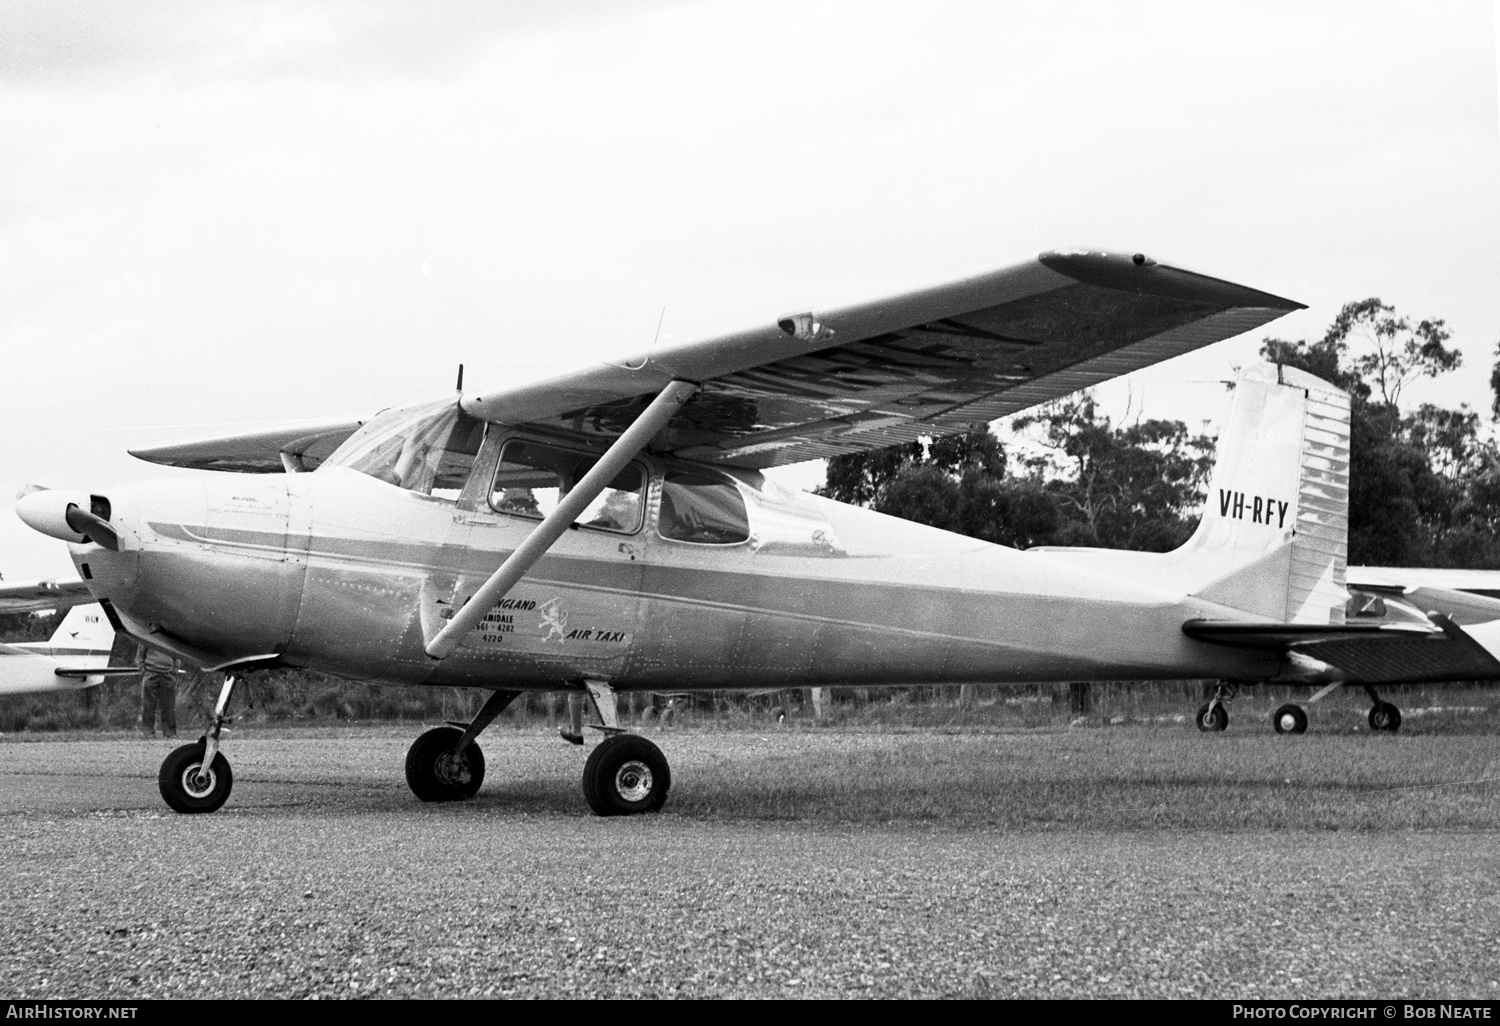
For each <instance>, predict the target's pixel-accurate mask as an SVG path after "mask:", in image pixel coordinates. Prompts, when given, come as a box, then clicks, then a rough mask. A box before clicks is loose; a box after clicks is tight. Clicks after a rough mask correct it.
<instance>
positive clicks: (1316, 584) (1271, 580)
mask: <svg viewBox="0 0 1500 1026" xmlns="http://www.w3.org/2000/svg"><path fill="white" fill-rule="evenodd" d="M1348 530H1349V397H1348V396H1347V395H1346V394H1345V393H1344V392H1343V391H1341V390H1340V389H1338V388H1335V387H1334V386H1333V385H1330V384H1329V383H1328V382H1326V381H1323V380H1322V379H1320V378H1316V377H1313V376H1312V375H1311V374H1308V373H1306V372H1304V371H1300V370H1296V369H1295V368H1291V367H1281V366H1274V365H1271V364H1258V365H1255V366H1251V367H1247V368H1245V369H1244V370H1242V371H1241V372H1240V375H1239V378H1238V379H1237V380H1236V382H1235V385H1234V396H1233V399H1232V401H1231V404H1230V410H1229V417H1228V419H1227V420H1226V421H1225V423H1224V427H1223V430H1221V431H1220V433H1219V443H1218V462H1217V464H1216V465H1215V467H1214V473H1213V480H1212V481H1211V482H1210V483H1209V488H1208V497H1207V501H1206V502H1205V504H1204V509H1203V520H1202V521H1201V522H1200V523H1199V524H1198V530H1197V531H1196V532H1195V533H1194V534H1193V536H1192V538H1190V539H1189V540H1188V541H1187V543H1186V544H1185V545H1183V546H1182V547H1181V548H1179V549H1177V550H1176V551H1175V552H1173V553H1172V554H1171V562H1172V564H1173V565H1174V567H1176V568H1181V569H1182V570H1188V569H1189V568H1191V577H1192V578H1194V579H1195V582H1194V583H1193V584H1190V586H1189V591H1190V592H1191V593H1192V594H1194V595H1196V596H1197V597H1199V598H1203V599H1207V600H1209V601H1212V602H1216V603H1218V604H1220V605H1225V606H1230V607H1232V608H1234V609H1239V610H1243V611H1245V612H1249V613H1255V614H1259V615H1261V616H1266V617H1269V618H1271V619H1273V620H1276V621H1278V622H1281V623H1307V624H1330V623H1333V624H1337V623H1343V622H1344V604H1345V602H1346V601H1347V598H1348V596H1347V594H1346V592H1345V591H1344V572H1345V559H1346V551H1347V544H1348ZM1196 582H1203V583H1201V584H1198V583H1196Z"/></svg>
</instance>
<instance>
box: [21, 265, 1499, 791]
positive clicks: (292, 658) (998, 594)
mask: <svg viewBox="0 0 1500 1026" xmlns="http://www.w3.org/2000/svg"><path fill="white" fill-rule="evenodd" d="M1299 305H1300V304H1297V303H1294V302H1292V301H1290V300H1286V299H1281V298H1278V297H1277V296H1273V295H1269V294H1267V293H1265V292H1259V291H1256V290H1253V289H1249V288H1245V287H1242V286H1239V285H1234V284H1231V283H1229V282H1225V281H1221V280H1218V279H1214V278H1209V277H1205V276H1202V275H1198V274H1194V273H1191V272H1188V271H1184V270H1180V269H1178V268H1174V267H1169V266H1166V265H1164V264H1159V263H1156V262H1155V261H1152V260H1149V259H1147V258H1145V257H1144V256H1141V255H1139V254H1137V255H1134V256H1132V255H1113V254H1104V253H1093V252H1081V251H1068V252H1052V253H1045V254H1042V255H1041V256H1040V257H1038V258H1037V259H1035V260H1032V261H1028V262H1026V263H1023V264H1020V265H1018V266H1014V267H1010V268H1007V269H1003V270H999V271H994V272H991V273H986V274H981V275H978V276H975V277H971V278H966V279H963V280H960V281H956V282H953V283H950V284H946V285H942V286H939V287H936V288H930V289H926V290H923V291H917V292H911V293H907V294H903V295H896V296H891V297H888V298H884V299H880V300H877V301H875V302H870V303H864V304H859V305H853V306H847V307H843V308H840V309H832V310H826V311H806V312H800V313H794V314H790V315H787V316H784V317H781V318H779V319H777V320H774V321H767V322H766V323H765V324H763V325H759V326H755V327H752V328H750V329H748V330H745V331H742V332H739V333H736V334H731V335H725V336H722V337H716V338H709V339H705V340H702V341H699V342H695V343H692V344H688V345H683V346H679V347H675V348H671V349H667V350H664V351H657V352H653V353H651V354H649V355H646V356H640V357H637V358H633V359H627V360H621V361H619V362H615V363H607V364H602V365H598V366H594V367H592V368H588V369H585V370H583V371H580V372H577V373H572V374H566V375H562V376H559V377H555V378H553V379H550V380H547V381H544V382H541V383H539V384H527V385H516V386H513V387H509V388H501V389H499V390H497V391H478V392H467V393H466V392H463V391H462V390H460V394H459V396H458V398H457V399H456V400H455V399H448V400H443V401H439V402H432V403H426V404H422V405H417V406H412V407H406V408H401V409H393V410H387V411H385V412H383V413H381V414H379V415H378V416H376V417H375V418H373V419H371V420H369V421H368V422H367V423H362V422H360V421H353V420H351V421H330V422H327V423H322V424H318V425H315V426H312V427H308V426H306V425H304V426H302V427H299V428H297V429H295V430H290V429H289V430H286V431H269V432H260V433H257V434H253V435H239V436H234V437H226V438H218V439H212V440H208V441H204V442H196V443H189V444H183V445H174V446H165V447H160V448H154V449H148V450H137V451H135V453H134V455H136V456H138V457H140V458H142V459H146V460H150V461H153V462H157V463H162V464H169V465H174V466H179V467H194V468H199V469H204V470H214V471H232V472H233V473H215V474H204V475H201V476H197V477H195V478H193V479H191V480H174V481H171V482H165V483H163V482H151V483H142V484H138V485H132V486H129V487H121V488H112V489H110V491H109V494H107V495H105V494H98V493H88V492H78V493H72V492H63V491H47V490H41V491H35V492H33V493H31V494H28V495H25V496H24V497H22V498H21V500H20V501H19V503H18V505H17V507H16V509H17V513H18V514H19V515H20V516H21V518H22V519H23V520H25V521H26V522H27V523H28V524H30V525H31V526H32V527H34V528H36V529H37V530H39V531H42V532H43V533H46V534H49V535H51V536H53V537H55V538H59V539H61V540H63V541H66V542H68V543H69V546H70V552H71V554H72V558H73V560H74V562H75V564H76V565H77V566H78V569H79V572H80V573H81V575H82V576H83V578H84V579H85V580H86V581H87V582H88V586H89V589H90V591H91V592H92V593H93V594H94V595H95V596H96V597H97V598H98V599H99V601H100V602H101V604H102V605H103V607H104V609H105V611H106V613H107V615H108V616H109V617H110V618H111V620H112V622H113V623H114V625H115V626H116V627H117V628H118V629H120V630H124V631H127V632H129V633H130V634H131V635H132V636H133V637H135V638H137V639H139V640H140V641H141V642H143V643H144V644H146V645H150V646H154V647H156V648H159V649H162V650H164V651H166V652H169V653H170V654H172V655H174V656H176V657H178V658H181V659H184V660H186V661H188V662H189V663H191V664H193V665H196V666H198V667H201V668H203V669H206V670H209V671H219V672H223V673H224V674H225V679H224V683H223V687H222V689H221V691H220V694H219V698H218V702H217V704H216V707H215V711H214V714H213V719H212V722H211V724H210V726H209V728H208V730H207V732H206V734H205V736H204V737H203V738H202V739H201V740H200V741H199V742H197V743H194V744H189V745H184V746H182V747H181V748H179V749H177V750H176V751H174V752H173V753H172V754H171V755H169V756H168V757H167V759H166V760H165V761H164V762H163V764H162V767H161V773H160V775H159V784H160V787H161V792H162V795H163V797H164V798H165V800H166V801H167V803H168V804H169V805H170V806H171V807H172V808H174V809H176V810H178V811H180V812H210V811H213V810H214V809H217V808H218V807H220V806H221V805H222V804H223V802H224V800H225V799H226V798H227V797H228V795H229V791H230V786H231V775H230V768H229V763H228V761H227V759H226V758H225V756H224V753H223V752H222V751H221V744H220V742H221V738H220V731H221V728H222V726H223V724H224V722H225V717H226V710H227V709H228V707H229V703H230V699H231V695H232V693H233V690H234V687H235V682H236V681H237V680H238V679H240V678H241V676H242V675H244V674H246V673H251V672H253V671H256V670H258V669H264V668H270V667H309V668H313V669H318V670H323V671H327V672H329V673H333V674H338V675H342V676H345V677H349V678H353V679H358V680H364V681H371V682H382V683H391V684H405V685H416V686H423V685H426V686H444V687H472V688H484V689H488V690H489V691H490V692H491V694H490V695H489V697H488V699H487V700H486V701H485V703H484V705H483V706H482V708H481V709H480V711H479V713H478V714H477V715H476V716H475V717H474V719H473V721H472V722H470V723H467V724H462V725H454V726H445V727H438V728H435V729H433V730H429V731H428V732H427V733H425V734H423V735H422V736H421V737H419V738H417V740H416V741H415V743H414V744H413V745H412V746H411V749H410V751H409V753H408V755H407V759H406V777H407V782H408V784H409V785H410V787H411V790H412V791H413V792H414V793H415V794H416V795H417V797H418V798H421V799H423V800H426V801H444V800H452V799H460V798H466V797H469V796H471V795H473V794H474V793H475V792H476V791H477V790H478V788H479V786H480V783H481V781H482V779H483V777H484V765H485V760H484V756H483V754H482V753H481V751H480V748H479V746H478V745H477V744H476V743H475V739H476V738H477V737H478V736H479V734H480V732H481V731H483V730H484V729H485V727H486V726H487V725H488V724H489V723H491V722H492V721H493V720H494V718H495V716H496V715H498V714H499V713H500V712H501V710H503V709H504V708H505V706H506V705H507V704H508V703H509V702H511V701H512V700H513V699H514V698H515V697H516V696H517V695H518V694H520V693H522V692H524V691H529V690H559V689H562V690H568V691H571V692H574V693H576V694H585V693H586V694H587V695H588V696H589V698H590V699H591V700H592V705H593V707H594V710H595V712H596V713H597V716H598V723H596V724H592V726H595V727H597V728H598V729H599V730H600V731H601V732H602V733H603V735H604V737H603V740H602V741H601V742H600V743H599V744H598V745H597V746H595V747H594V748H593V750H592V751H591V753H590V754H589V756H588V758H587V761H586V764H585V766H584V770H583V792H584V795H585V798H586V800H587V803H588V805H589V806H590V808H592V809H593V810H594V811H595V812H596V813H598V814H600V815H619V814H630V813H638V812H648V811H654V810H656V809H659V808H660V807H661V806H662V803H663V802H664V801H665V800H666V797H667V792H668V789H669V786H670V782H671V778H670V771H669V766H668V763H667V759H666V757H665V756H664V755H663V753H662V752H661V751H660V749H659V748H658V747H657V746H656V745H655V744H653V743H652V742H651V741H649V740H648V739H646V738H645V737H641V736H639V735H635V734H631V733H628V732H627V731H626V730H625V729H624V728H623V727H622V726H621V724H620V720H619V717H618V715H617V711H616V709H617V706H616V699H617V696H618V695H619V694H620V693H621V692H628V691H636V690H651V691H689V690H693V689H722V688H766V687H803V686H824V685H838V684H850V683H858V684H861V685H898V684H917V683H924V684H959V683H967V682H984V683H1005V682H1023V681H1024V682H1029V681H1044V680H1079V681H1082V680H1128V679H1163V678H1180V679H1188V678H1211V679H1220V680H1225V681H1268V680H1277V681H1292V682H1300V683H1325V684H1327V683H1335V682H1336V683H1340V684H1342V683H1346V682H1358V683H1378V682H1382V681H1390V680H1410V679H1424V678H1423V677H1422V676H1421V672H1422V671H1423V669H1424V668H1425V667H1427V666H1428V665H1429V664H1430V663H1432V662H1434V661H1435V662H1437V663H1441V664H1442V665H1443V666H1444V667H1445V669H1449V670H1451V669H1452V668H1454V667H1462V668H1463V669H1464V673H1463V674H1461V676H1464V677H1474V676H1484V675H1495V674H1496V673H1500V662H1496V660H1495V658H1494V656H1493V655H1492V654H1491V648H1490V646H1491V645H1492V644H1494V643H1500V637H1491V636H1489V635H1485V636H1484V637H1482V638H1481V639H1480V640H1479V641H1477V642H1476V640H1475V639H1474V638H1472V637H1470V636H1469V634H1468V633H1466V632H1465V631H1464V630H1463V629H1461V628H1459V627H1457V626H1456V625H1454V624H1453V623H1452V622H1451V621H1449V620H1447V619H1446V618H1441V617H1439V618H1438V619H1437V620H1436V621H1433V620H1428V619H1426V618H1423V617H1417V618H1416V619H1414V620H1412V621H1410V622H1406V621H1403V622H1399V623H1391V622H1385V621H1382V622H1379V623H1360V622H1350V623H1346V622H1345V619H1344V606H1345V601H1346V599H1347V595H1346V593H1345V591H1344V533H1345V520H1346V505H1347V473H1348V432H1349V418H1348V400H1347V397H1346V396H1345V395H1344V394H1343V393H1341V392H1339V391H1338V390H1337V389H1335V388H1334V387H1332V386H1331V385H1328V384H1326V383H1325V382H1322V381H1319V380H1318V379H1316V378H1313V377H1311V376H1309V375H1307V374H1303V373H1300V372H1298V371H1294V370H1291V369H1281V368H1276V367H1253V368H1250V369H1249V370H1248V371H1247V372H1246V373H1245V374H1244V375H1243V376H1242V377H1241V378H1240V380H1239V382H1238V385H1237V387H1236V389H1235V394H1234V399H1233V406H1232V411H1231V413H1230V415H1229V417H1228V418H1227V421H1226V428H1225V431H1224V433H1223V436H1222V439H1221V442H1220V458H1219V463H1218V468H1217V470H1216V473H1215V476H1214V480H1213V482H1212V484H1211V486H1210V490H1209V495H1208V502H1207V509H1206V511H1205V516H1204V518H1203V522H1202V525H1201V526H1200V527H1199V529H1198V531H1197V533H1196V534H1195V535H1194V536H1193V537H1192V539H1191V540H1190V541H1189V542H1188V543H1187V544H1186V545H1184V546H1183V547H1182V548H1181V549H1179V550H1177V551H1175V552H1171V553H1165V554H1153V553H1134V552H1103V551H1089V550H1049V551H1045V552H1036V551H1032V552H1017V551H1015V550H1012V549H1008V548H1004V547H1002V546H998V545H992V544H987V543H984V542H980V541H976V540H974V539H971V538H966V537H961V536H958V535H954V534H949V533H947V532H944V531H940V530H935V529H933V528H929V527H925V526H921V525H917V524H913V523H908V522H905V521H902V520H898V519H894V518H891V517H887V516H883V515H881V514H878V513H874V512H871V511H868V510H865V509H860V508H856V507H851V506H847V505H842V504H840V503H837V502H833V501H831V500H828V499H824V498H820V497H817V496H812V495H806V494H795V493H791V492H789V491H787V490H786V489H784V488H782V487H779V486H778V485H777V484H775V483H774V482H773V481H771V480H769V479H768V478H767V477H766V476H765V475H764V474H763V473H762V471H763V470H765V469H767V468H771V467H776V466H780V465H785V464H790V463H797V462H801V461H805V460H810V459H815V458H820V457H831V456H836V455H839V454H841V453H851V452H861V451H868V450H874V449H880V448H883V447H886V446H890V445H893V444H896V443H900V442H908V441H913V440H916V439H918V438H921V437H924V436H926V437H931V436H939V435H943V434H949V433H956V432H961V431H964V430H966V429H967V428H968V427H969V426H970V425H971V424H975V423H985V422H988V421H992V420H995V419H997V418H999V417H1003V416H1006V415H1008V414H1012V413H1016V412H1018V411H1021V410H1025V409H1029V408H1032V407H1034V406H1036V405H1038V404H1040V403H1043V402H1046V401H1048V400H1050V399H1054V398H1057V397H1061V396H1064V395H1067V394H1069V393H1072V392H1075V391H1077V390H1079V389H1081V388H1085V387H1087V386H1090V385H1094V384H1097V383H1099V382H1102V381H1105V380H1107V379H1110V378H1113V377H1116V376H1118V375H1120V374H1124V373H1127V372H1129V371H1132V370H1135V369H1137V368H1140V367H1145V366H1148V365H1151V364H1154V363H1157V362H1159V361H1161V360H1165V359H1168V358H1170V357H1173V356H1177V355H1179V354H1182V353H1186V352H1189V351H1192V350H1195V349H1198V348H1200V347H1202V346H1206V345H1209V344H1210V343H1213V342H1217V341H1219V340H1221V339H1226V338H1230V337H1232V336H1235V335H1239V334H1241V333H1243V332H1245V331H1249V330H1251V329H1253V328H1255V327H1258V326H1259V325H1262V324H1265V323H1266V322H1268V321H1270V320H1272V319H1274V318H1276V317H1279V316H1281V315H1282V314H1284V313H1287V312H1288V311H1291V310H1293V309H1297V308H1299ZM1497 626H1500V625H1497ZM1497 633H1500V632H1497ZM1478 670H1483V671H1484V672H1483V673H1480V672H1471V671H1478ZM1226 721H1227V717H1226V715H1225V712H1224V703H1223V701H1222V700H1221V698H1220V697H1216V698H1215V700H1214V701H1213V702H1211V703H1210V704H1209V705H1208V706H1206V707H1205V711H1204V712H1203V713H1202V714H1201V715H1200V723H1203V724H1207V725H1209V726H1218V727H1222V725H1223V724H1224V723H1225V722H1226Z"/></svg>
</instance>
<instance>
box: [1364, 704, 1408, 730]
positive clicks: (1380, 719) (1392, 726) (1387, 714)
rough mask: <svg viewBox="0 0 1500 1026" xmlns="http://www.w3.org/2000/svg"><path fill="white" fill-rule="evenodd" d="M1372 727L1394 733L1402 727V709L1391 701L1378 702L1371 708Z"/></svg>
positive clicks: (1372, 728)
mask: <svg viewBox="0 0 1500 1026" xmlns="http://www.w3.org/2000/svg"><path fill="white" fill-rule="evenodd" d="M1370 729H1371V730H1383V731H1386V732H1387V733H1390V734H1394V733H1395V732H1396V731H1398V730H1400V729H1401V710H1400V709H1397V708H1396V707H1395V706H1394V705H1392V704H1391V703H1389V702H1376V703H1375V704H1374V705H1373V706H1371V708H1370Z"/></svg>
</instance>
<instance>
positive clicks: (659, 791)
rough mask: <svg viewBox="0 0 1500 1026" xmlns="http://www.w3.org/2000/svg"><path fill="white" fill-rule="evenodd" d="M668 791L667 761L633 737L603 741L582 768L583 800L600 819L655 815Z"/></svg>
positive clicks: (654, 748)
mask: <svg viewBox="0 0 1500 1026" xmlns="http://www.w3.org/2000/svg"><path fill="white" fill-rule="evenodd" d="M671 787H672V772H671V770H669V769H668V768H667V757H666V756H665V755H663V754H661V749H660V748H657V747H656V746H655V745H654V744H652V743H651V742H650V741H647V740H646V739H645V738H643V737H640V736H639V735H637V734H616V735H614V736H613V737H607V738H605V739H604V740H603V741H602V742H600V743H599V746H598V747H597V748H595V749H594V750H593V751H592V752H590V753H589V761H588V762H587V763H585V764H584V767H583V797H584V800H585V801H587V802H588V803H589V808H591V809H593V810H594V813H595V814H596V815H600V816H630V815H634V814H635V813H637V812H655V811H657V810H658V809H660V808H661V807H662V804H663V803H664V802H665V801H666V800H667V791H668V790H669V789H670V788H671Z"/></svg>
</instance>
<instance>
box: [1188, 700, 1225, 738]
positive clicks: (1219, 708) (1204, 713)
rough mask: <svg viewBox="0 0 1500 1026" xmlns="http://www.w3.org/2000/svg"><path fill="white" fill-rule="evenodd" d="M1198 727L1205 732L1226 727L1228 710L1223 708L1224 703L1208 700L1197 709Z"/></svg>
mask: <svg viewBox="0 0 1500 1026" xmlns="http://www.w3.org/2000/svg"><path fill="white" fill-rule="evenodd" d="M1196 722H1197V724H1198V729H1199V730H1201V731H1203V732H1204V733H1205V734H1207V733H1211V732H1217V731H1221V730H1224V729H1226V728H1227V727H1228V726H1229V710H1228V709H1225V708H1224V703H1223V702H1219V703H1217V704H1216V703H1214V702H1209V703H1208V704H1207V705H1205V706H1204V707H1203V708H1201V709H1199V710H1198V718H1197V720H1196Z"/></svg>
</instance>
